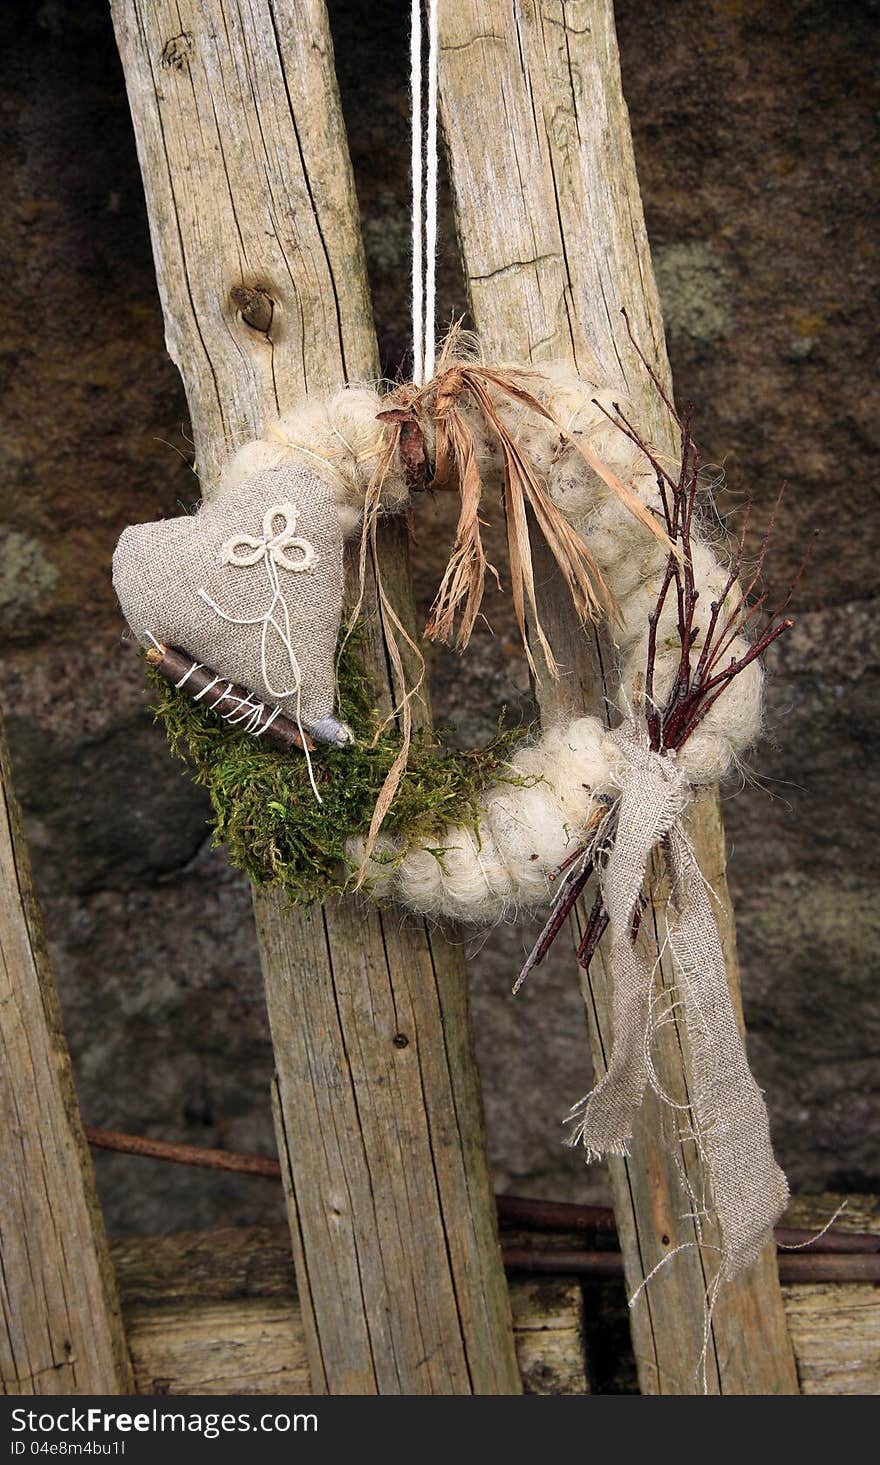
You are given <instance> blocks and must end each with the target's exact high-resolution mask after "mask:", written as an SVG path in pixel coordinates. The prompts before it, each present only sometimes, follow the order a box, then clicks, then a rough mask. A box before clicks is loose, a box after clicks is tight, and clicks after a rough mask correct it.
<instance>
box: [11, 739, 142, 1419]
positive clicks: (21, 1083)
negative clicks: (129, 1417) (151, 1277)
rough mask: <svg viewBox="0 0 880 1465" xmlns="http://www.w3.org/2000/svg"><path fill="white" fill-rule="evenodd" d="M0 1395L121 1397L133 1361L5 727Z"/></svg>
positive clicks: (125, 1387)
mask: <svg viewBox="0 0 880 1465" xmlns="http://www.w3.org/2000/svg"><path fill="white" fill-rule="evenodd" d="M0 1134H2V1136H3V1153H2V1159H0V1314H2V1320H3V1324H2V1328H0V1392H2V1393H4V1394H120V1393H126V1392H127V1391H128V1388H129V1386H130V1380H131V1372H130V1365H129V1359H128V1351H127V1349H126V1346H125V1336H124V1333H123V1328H122V1321H121V1316H120V1311H119V1302H118V1299H117V1296H116V1286H115V1282H114V1278H113V1268H112V1265H111V1263H110V1259H109V1255H108V1251H107V1242H106V1237H105V1235H104V1224H103V1220H102V1217H101V1212H100V1208H99V1206H98V1201H97V1197H96V1195H95V1187H94V1177H93V1175H92V1162H91V1158H90V1155H89V1151H88V1147H87V1145H86V1142H85V1137H84V1135H83V1131H82V1125H81V1122H80V1117H79V1110H78V1108H77V1102H76V1094H75V1092H74V1087H73V1078H72V1075H71V1071H70V1060H69V1058H68V1054H67V1048H66V1046H65V1042H64V1036H63V1032H62V1027H61V1013H60V1010H59V1006H58V997H57V993H56V990H55V983H54V979H53V976H52V969H51V965H50V962H49V955H48V951H47V947H46V939H45V934H44V932H43V925H42V918H41V915H40V911H39V908H38V906H37V902H36V899H35V896H34V891H33V886H32V883H31V872H30V863H29V860H28V854H27V846H26V843H25V839H24V835H23V832H22V826H21V815H20V812H19V809H18V805H17V803H16V800H15V795H14V793H13V789H12V783H11V775H10V767H9V755H8V751H7V747H6V740H5V737H4V734H3V729H2V725H0Z"/></svg>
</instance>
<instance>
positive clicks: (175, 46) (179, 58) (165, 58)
mask: <svg viewBox="0 0 880 1465" xmlns="http://www.w3.org/2000/svg"><path fill="white" fill-rule="evenodd" d="M194 50H195V41H194V40H193V38H192V36H191V35H190V34H189V32H188V31H181V32H180V35H179V36H172V37H171V39H170V40H168V41H166V42H165V45H164V46H163V47H162V56H161V63H160V64H161V65H162V66H164V68H165V70H166V71H185V70H186V69H187V68H188V67H189V58H190V56H191V55H192V53H193V51H194Z"/></svg>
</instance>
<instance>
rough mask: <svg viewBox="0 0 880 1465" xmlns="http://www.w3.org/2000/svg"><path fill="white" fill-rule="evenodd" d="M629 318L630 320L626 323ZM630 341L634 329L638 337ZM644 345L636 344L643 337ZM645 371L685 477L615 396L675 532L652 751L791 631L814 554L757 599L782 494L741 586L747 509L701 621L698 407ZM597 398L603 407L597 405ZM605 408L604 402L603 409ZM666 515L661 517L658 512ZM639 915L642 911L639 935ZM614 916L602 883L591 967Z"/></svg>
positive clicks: (584, 849) (559, 922) (556, 927)
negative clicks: (673, 612) (777, 596)
mask: <svg viewBox="0 0 880 1465" xmlns="http://www.w3.org/2000/svg"><path fill="white" fill-rule="evenodd" d="M627 324H628V323H627ZM631 339H632V337H631ZM633 345H634V346H635V348H636V350H638V346H637V345H636V343H635V341H633ZM639 355H640V356H641V359H642V362H643V364H644V366H645V369H646V370H647V371H648V373H649V374H650V376H651V380H652V381H653V383H654V386H655V387H656V389H657V391H658V392H659V393H660V396H661V397H662V399H663V402H664V404H665V406H666V408H667V410H668V411H669V412H670V413H671V415H672V417H673V420H674V421H675V424H676V426H677V429H678V433H679V442H680V446H681V454H680V461H679V468H678V473H677V476H674V475H673V474H671V473H670V472H669V471H668V470H667V469H666V468H665V467H664V466H663V464H662V463H661V462H660V461H659V460H658V458H657V457H656V455H655V453H654V452H653V451H652V449H651V447H650V446H649V445H648V444H647V443H646V442H645V441H644V439H643V438H642V437H641V436H640V435H639V433H638V431H637V430H636V428H635V427H634V426H633V424H632V423H631V422H630V421H629V419H628V418H627V417H626V416H625V414H624V413H623V412H622V411H621V409H620V407H619V406H618V405H617V404H616V403H615V404H614V413H613V414H612V413H607V412H606V416H608V417H609V420H610V421H612V422H613V423H614V424H615V426H616V427H618V428H619V429H620V431H621V432H623V433H625V435H626V436H627V437H628V438H630V440H631V441H632V442H633V443H635V444H636V446H637V447H638V448H639V449H640V450H641V452H643V453H644V455H645V457H646V458H647V460H648V461H649V463H650V464H651V467H652V469H653V471H654V473H655V474H656V476H657V484H658V488H659V492H660V502H661V504H662V518H661V522H662V524H663V527H664V528H665V529H666V532H667V534H668V535H669V538H670V541H671V542H672V545H673V549H672V551H671V553H670V555H669V558H668V560H667V562H666V570H665V574H664V576H663V580H662V583H661V586H660V590H659V593H658V596H657V602H656V605H655V606H654V609H653V611H652V613H651V615H650V617H649V620H648V628H649V629H648V648H647V657H646V665H645V674H644V692H643V695H642V697H641V699H640V701H641V711H642V715H643V716H644V719H645V725H646V733H647V741H648V744H649V746H650V747H651V749H652V750H653V751H654V752H666V751H671V750H677V749H679V748H681V747H683V745H684V744H685V743H686V742H687V740H688V738H690V737H691V736H692V734H693V733H694V732H695V731H696V729H697V728H698V727H699V725H700V723H701V722H702V721H703V719H704V717H705V716H706V714H707V712H708V711H709V709H710V708H711V707H712V706H714V704H715V702H717V700H718V698H719V697H721V696H723V694H724V693H725V692H726V691H727V689H728V688H729V687H730V686H731V684H732V683H733V682H734V681H735V680H736V678H737V677H738V676H739V675H740V673H741V672H743V671H744V670H745V668H746V667H747V666H749V665H750V664H751V663H752V662H753V661H755V660H757V658H758V657H760V656H761V655H763V653H764V652H765V651H766V650H767V647H768V646H770V645H771V644H772V642H773V641H775V640H776V638H777V637H778V636H781V635H782V633H783V632H784V631H787V630H788V629H789V627H790V626H791V624H792V622H791V621H790V620H789V619H788V618H787V617H786V615H785V611H786V610H787V608H788V605H789V603H790V601H791V596H792V592H793V591H794V588H795V585H796V584H797V582H798V580H799V579H800V577H801V575H802V574H803V571H804V568H805V566H806V558H805V560H804V563H803V564H802V565H801V568H800V570H799V571H798V573H797V575H796V576H795V578H794V580H793V581H792V583H791V585H790V587H789V590H788V594H787V596H786V598H785V601H784V603H783V604H782V605H781V606H780V607H778V608H775V609H770V608H768V603H767V601H768V595H767V591H766V590H764V591H761V592H760V593H759V594H758V595H757V597H756V599H755V600H754V601H751V600H750V597H751V596H752V594H753V593H754V591H755V588H756V586H758V585H759V582H760V580H761V575H762V571H763V568H764V560H765V558H766V554H767V548H768V545H769V543H770V538H771V535H772V533H773V529H774V526H775V523H776V517H777V514H778V511H779V505H780V502H781V499H782V494H781V492H780V495H779V498H777V501H776V504H775V506H774V509H773V513H772V515H771V517H770V522H769V524H768V526H767V529H766V531H765V533H764V536H763V539H762V541H761V546H760V550H759V553H758V557H757V561H756V563H755V566H754V569H753V570H752V572H751V574H750V575H749V577H748V580H747V583H746V584H745V586H744V588H740V585H739V582H740V576H741V573H742V570H743V563H744V558H745V545H746V535H747V532H748V526H749V517H750V511H749V510H748V509H747V511H746V514H745V517H744V522H743V526H742V531H741V533H740V536H739V540H738V542H737V547H736V550H735V553H734V555H733V560H732V563H731V567H730V574H729V576H728V579H727V583H726V584H725V586H724V589H723V591H722V593H721V595H720V596H719V598H718V600H717V601H713V602H712V604H711V605H710V606H708V608H707V610H706V621H705V630H704V629H703V624H701V622H700V621H698V619H697V616H698V611H699V612H701V611H702V607H698V601H699V592H698V591H697V589H696V586H695V583H694V567H693V555H692V548H693V531H694V509H695V505H696V501H697V494H698V489H699V477H700V455H699V451H698V449H697V447H696V445H695V443H694V440H693V436H692V432H691V421H692V410H693V409H692V407H691V405H690V404H688V406H687V407H686V409H685V411H684V413H683V415H682V416H679V414H678V413H677V412H676V409H675V407H674V406H673V404H672V402H671V401H670V400H669V398H668V396H667V394H666V393H665V391H664V390H663V387H662V385H661V383H660V381H659V380H658V378H657V376H656V373H655V372H654V371H653V370H652V368H651V366H650V364H649V363H648V362H647V360H646V359H645V357H644V356H643V355H642V353H641V352H639ZM597 405H600V404H598V403H597ZM602 410H603V411H604V408H603V409H602ZM658 517H660V516H659V515H658ZM670 595H674V596H675V601H676V605H677V634H678V639H679V642H680V646H681V658H680V661H679V664H678V668H677V671H676V674H675V677H674V680H673V684H672V687H671V689H670V692H669V695H668V697H667V698H666V701H665V703H664V704H663V705H660V704H659V703H658V701H657V700H656V698H655V695H654V679H655V663H656V657H657V627H658V624H659V622H660V616H661V614H662V612H663V609H664V606H665V605H666V603H667V600H668V598H669V596H670ZM755 627H757V632H756V634H755V635H754V637H753V639H752V640H751V641H750V642H749V644H748V646H747V648H746V649H745V650H744V651H742V652H741V653H740V654H739V655H735V654H729V653H731V648H732V647H733V646H734V643H735V641H736V640H737V637H739V636H740V635H741V634H742V633H743V632H744V631H746V630H747V629H752V630H754V628H755ZM701 633H702V645H701V646H700V647H699V650H698V651H697V649H696V642H697V640H698V638H699V637H700V635H701ZM613 820H614V811H613V807H609V810H608V817H607V819H605V820H603V822H602V824H601V825H600V826H599V830H598V837H596V835H595V834H594V836H593V837H592V838H591V839H590V840H585V842H583V843H582V844H580V845H579V846H578V848H577V849H576V850H574V851H573V853H572V854H570V855H569V856H568V858H567V859H566V860H565V861H564V863H563V864H562V865H560V866H559V867H558V869H556V870H555V871H554V872H553V874H552V876H551V879H559V880H560V881H561V883H560V885H559V889H558V891H557V894H556V897H555V899H554V901H553V905H552V907H551V910H550V915H549V917H548V919H547V922H546V924H545V925H544V927H543V930H542V931H541V934H540V936H539V937H538V940H537V941H536V943H535V945H534V947H533V948H532V950H531V952H530V953H529V956H528V957H527V959H526V961H525V964H524V966H523V968H522V970H521V971H520V974H519V976H518V977H517V980H516V983H515V984H514V989H513V990H514V992H516V991H518V990H519V988H520V986H521V985H522V983H523V982H524V981H525V979H526V977H527V976H528V975H529V973H530V972H531V971H533V970H534V968H535V967H537V966H539V965H540V964H541V962H542V961H543V960H544V958H545V957H546V956H547V953H548V952H549V951H550V949H551V947H552V945H553V943H554V941H555V940H556V937H557V936H558V935H559V933H560V931H561V930H562V928H563V926H564V925H565V924H566V922H567V920H568V917H569V915H570V914H571V912H572V910H573V908H574V906H575V904H576V902H577V901H578V899H579V898H580V896H581V894H582V892H583V890H584V888H585V887H586V885H587V883H588V882H589V880H590V878H591V876H592V875H593V874H594V872H595V871H596V869H597V866H598V865H599V864H600V862H601V860H602V857H603V852H604V851H605V850H607V848H608V846H609V843H610V841H612V840H613V837H614V828H613ZM638 921H639V916H638V915H637V916H636V929H635V930H634V932H633V935H634V936H635V935H636V934H637V927H638ZM607 925H608V916H607V914H606V912H605V908H604V905H603V901H602V893H601V890H600V891H599V893H598V894H597V896H596V898H595V901H594V903H593V906H592V909H591V910H590V914H589V916H588V918H587V923H586V927H585V929H584V932H583V935H582V937H581V940H580V943H579V945H578V948H577V958H578V961H579V963H580V965H581V966H582V967H583V969H584V970H585V971H587V970H589V966H590V962H591V960H592V958H593V956H594V954H595V952H596V948H597V946H598V945H599V942H600V940H601V939H602V936H603V934H604V932H605V930H606V928H607Z"/></svg>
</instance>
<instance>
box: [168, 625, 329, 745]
mask: <svg viewBox="0 0 880 1465" xmlns="http://www.w3.org/2000/svg"><path fill="white" fill-rule="evenodd" d="M147 661H148V662H149V663H150V666H152V667H155V669H156V671H157V672H159V674H160V675H161V676H163V677H165V679H166V680H167V681H169V682H172V683H173V685H174V686H175V687H183V688H184V690H185V691H186V692H187V693H188V694H189V696H190V697H192V698H193V700H194V701H196V702H200V703H201V704H202V706H203V707H205V708H207V709H208V710H210V711H211V712H217V713H219V715H220V716H221V717H222V718H224V719H225V720H226V721H227V722H228V723H229V724H230V725H231V726H233V727H242V728H246V729H247V731H248V732H250V733H253V734H254V736H255V737H258V738H259V737H262V738H265V740H266V742H267V743H272V744H274V746H275V747H276V748H284V749H285V751H291V750H297V751H299V752H302V750H303V746H304V745H305V747H307V748H308V749H309V751H310V752H311V751H312V749H313V748H314V746H315V745H314V743H313V742H312V740H311V738H310V737H309V735H308V733H306V734H305V743H304V740H303V736H302V734H301V733H300V730H299V728H298V727H297V725H296V723H295V722H293V721H292V720H291V718H289V717H285V716H284V714H283V713H281V712H279V711H278V710H277V708H275V707H273V706H271V705H269V706H267V705H266V704H265V703H263V702H259V701H257V699H256V698H255V697H252V696H251V694H250V693H249V692H247V691H245V689H244V687H239V686H236V685H235V684H234V683H233V682H229V681H227V680H226V678H225V677H219V676H217V674H216V672H213V671H212V670H211V668H210V667H208V666H201V665H200V664H199V663H198V662H195V661H193V659H192V657H191V656H187V655H186V653H185V652H184V651H179V650H178V649H177V648H176V647H175V646H161V645H159V646H151V647H150V649H149V650H148V652H147Z"/></svg>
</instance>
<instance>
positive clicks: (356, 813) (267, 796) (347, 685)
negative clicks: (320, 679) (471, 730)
mask: <svg viewBox="0 0 880 1465" xmlns="http://www.w3.org/2000/svg"><path fill="white" fill-rule="evenodd" d="M148 676H149V678H150V681H151V682H152V684H153V686H154V688H155V690H156V702H155V709H156V714H157V716H159V717H161V718H162V719H163V721H164V723H165V728H166V731H167V734H168V740H169V742H170V744H171V748H172V750H173V751H174V752H175V753H176V754H178V756H179V757H181V758H183V759H184V761H185V762H186V764H187V766H188V768H189V770H190V773H191V775H192V777H193V778H194V779H195V781H196V783H199V784H203V785H204V787H205V788H207V789H208V791H209V793H210V795H211V804H212V806H213V810H214V838H215V843H217V844H225V845H226V847H227V849H228V852H229V857H230V859H231V861H232V863H233V864H234V865H236V866H237V867H238V868H239V869H242V870H245V871H246V872H247V874H248V875H249V876H250V878H251V880H253V881H254V882H255V884H257V885H280V886H282V887H283V888H284V889H285V890H286V891H287V893H288V895H289V896H290V898H291V901H292V902H293V903H294V904H296V905H304V904H307V903H309V902H310V901H315V900H323V899H324V898H325V897H326V896H328V895H330V894H332V893H334V892H340V891H341V890H342V889H344V887H345V885H346V882H347V880H348V879H349V877H350V875H351V866H350V863H349V862H348V861H347V859H346V856H345V842H346V840H347V839H348V838H349V837H350V836H351V835H353V834H366V832H367V830H368V829H369V825H370V819H371V818H372V814H373V808H374V806H375V803H376V799H377V797H378V795H379V790H380V789H381V787H382V784H383V783H384V781H385V776H386V774H387V773H388V770H389V769H390V767H391V764H392V763H393V762H394V759H395V757H396V755H397V752H398V749H399V747H400V742H399V739H398V737H397V734H396V732H395V731H394V729H393V728H391V729H389V730H387V731H386V732H383V733H382V734H381V735H380V736H379V738H378V740H377V741H376V742H375V743H374V742H373V738H374V734H375V732H376V728H377V727H378V717H377V714H376V711H375V709H374V707H373V705H372V701H371V697H370V686H369V682H368V680H367V678H366V676H365V674H364V671H363V667H362V663H361V658H360V654H359V647H358V643H357V639H356V638H354V637H353V638H351V639H350V640H349V641H348V643H347V645H346V646H345V648H344V650H343V652H342V654H341V657H340V662H339V707H340V714H339V715H340V716H341V717H342V718H343V719H344V720H345V721H346V722H347V723H348V725H349V726H350V727H351V729H352V731H353V732H354V734H355V738H356V742H355V744H354V745H353V746H351V747H348V748H345V749H336V748H326V747H319V748H316V749H315V751H314V752H313V753H312V755H311V757H312V767H313V770H314V774H315V781H316V783H317V785H318V788H319V789H320V791H321V798H322V800H323V802H322V803H321V804H318V802H317V800H316V799H315V796H314V793H313V792H312V788H311V785H310V783H309V778H308V771H307V768H306V761H305V758H303V757H301V756H299V755H298V754H289V753H283V752H281V751H279V750H277V749H274V748H272V747H271V746H269V744H267V743H263V742H261V741H260V740H259V739H257V738H254V737H252V736H251V735H250V734H249V733H246V732H244V731H243V730H241V729H237V728H233V727H230V726H229V724H228V723H227V722H224V721H223V719H222V718H221V717H220V716H219V715H218V714H216V713H213V712H207V711H205V710H204V709H203V708H202V707H201V706H200V705H199V704H198V703H194V702H193V701H192V700H191V699H190V698H189V697H188V696H187V694H186V692H185V691H183V690H181V691H178V690H177V688H175V687H174V686H172V685H171V683H170V682H167V681H166V680H165V678H164V677H162V676H160V675H159V673H158V672H156V671H155V670H153V669H152V668H149V669H148ZM522 735H523V729H522V728H505V727H503V725H502V724H501V723H499V728H498V732H497V734H496V736H495V738H494V739H493V740H492V742H491V743H490V744H489V745H488V746H487V747H485V748H480V749H478V750H474V751H472V752H471V751H466V752H463V751H460V750H456V749H453V748H451V747H449V746H448V745H447V744H446V743H445V741H444V739H443V737H442V735H441V734H440V733H437V732H435V733H434V734H432V735H431V736H428V737H422V738H418V737H416V738H414V739H413V744H412V747H411V749H410V757H409V766H408V767H407V770H406V772H405V773H404V775H403V778H402V780H401V783H400V787H399V789H398V791H397V795H396V797H395V800H394V803H393V804H392V806H391V809H390V810H389V812H388V816H387V818H386V820H385V823H384V825H383V831H386V832H387V833H389V834H392V835H394V836H396V837H397V838H398V839H399V840H400V841H401V845H402V849H403V850H406V849H408V848H410V847H412V845H414V844H420V845H426V846H430V847H434V848H436V849H437V853H438V857H440V858H442V845H443V835H444V831H445V829H446V828H447V827H448V826H449V825H450V824H451V823H466V824H467V823H470V824H471V825H474V826H475V825H476V820H477V817H478V806H479V800H480V795H481V794H482V792H483V790H484V789H485V788H486V787H487V786H488V785H489V784H490V783H496V782H500V781H505V780H506V781H508V782H522V780H521V779H520V778H518V777H517V775H516V774H515V773H514V771H513V770H512V769H511V767H510V765H509V762H508V760H509V757H510V751H511V747H512V745H513V744H514V743H515V742H517V741H519V739H520V738H521V737H522Z"/></svg>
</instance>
